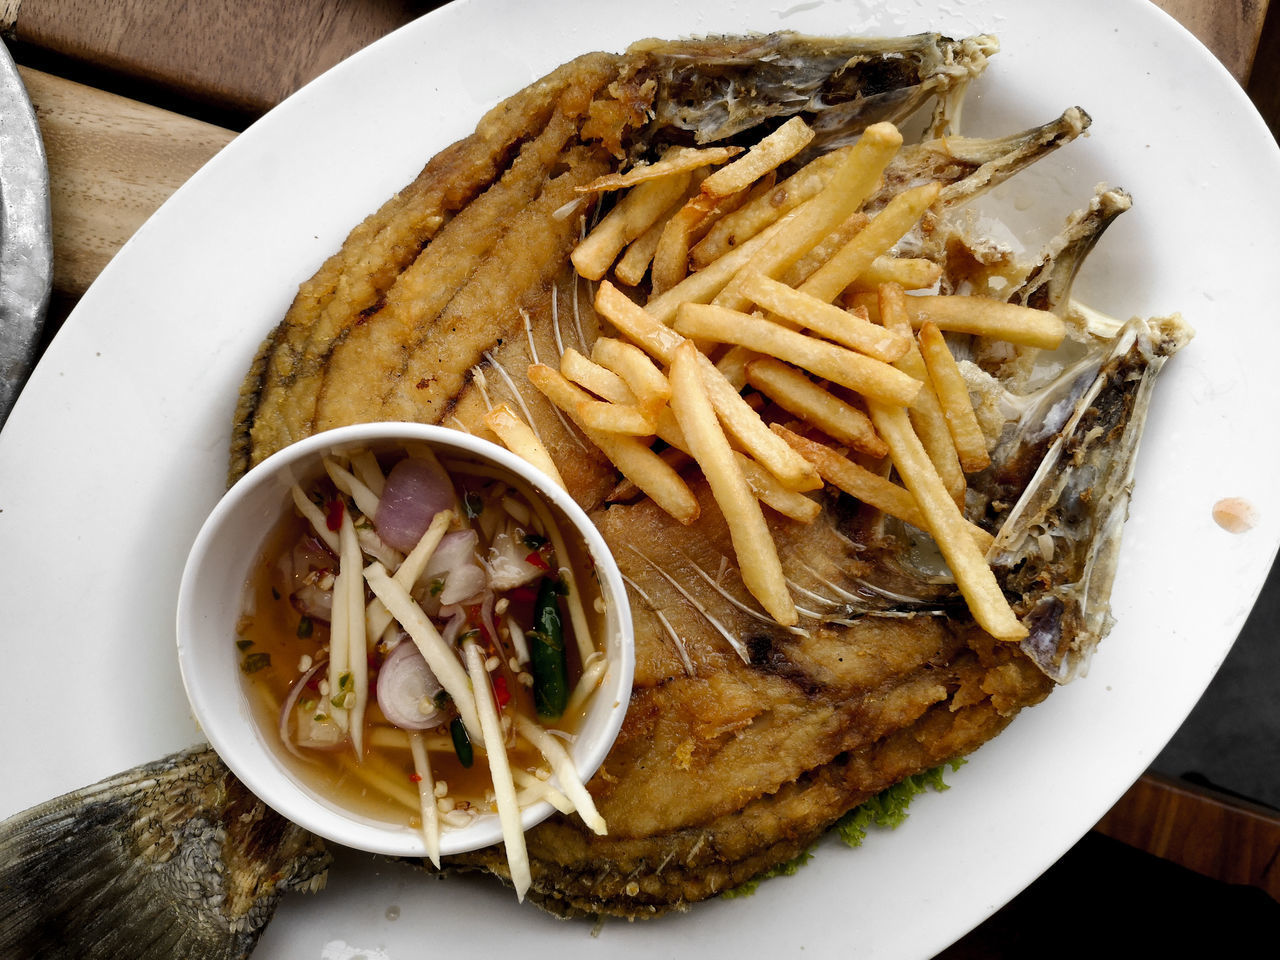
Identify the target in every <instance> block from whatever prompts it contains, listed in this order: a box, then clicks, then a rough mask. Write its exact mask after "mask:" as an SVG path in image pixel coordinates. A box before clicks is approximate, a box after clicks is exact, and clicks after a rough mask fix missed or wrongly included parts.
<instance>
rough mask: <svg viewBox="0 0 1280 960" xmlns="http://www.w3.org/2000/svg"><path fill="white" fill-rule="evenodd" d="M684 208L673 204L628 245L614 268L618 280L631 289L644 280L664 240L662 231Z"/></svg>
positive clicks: (678, 204)
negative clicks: (659, 244) (660, 243)
mask: <svg viewBox="0 0 1280 960" xmlns="http://www.w3.org/2000/svg"><path fill="white" fill-rule="evenodd" d="M682 206H683V203H681V202H679V201H677V202H676V203H673V204H672V205H671V206H670V207H668V208H667V209H666V210H665V211H664V212H663V213H662V214H661V215H660V216H659V217H658V219H657V220H655V221H654V222H653V223H652V224H650V225H649V226H648V227H647V228H646V229H645V231H644V233H642V234H640V236H638V237H636V238H635V239H634V240H632V241H631V242H630V243H629V244H627V248H626V250H624V251H623V252H622V256H621V257H619V258H618V262H617V263H616V264H614V267H613V275H614V276H615V277H617V278H618V280H620V281H621V282H622V283H625V284H626V285H627V286H629V287H634V286H635V285H636V284H638V283H639V282H640V281H641V280H643V279H644V275H645V274H646V273H647V272H648V271H649V264H650V263H651V262H652V261H653V255H654V253H655V252H657V249H658V242H659V241H660V240H661V239H662V231H663V230H664V229H666V226H667V224H668V223H669V222H670V221H671V218H672V217H673V216H675V214H676V211H678V210H679V209H680V208H681V207H682Z"/></svg>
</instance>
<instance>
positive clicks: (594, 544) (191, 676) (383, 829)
mask: <svg viewBox="0 0 1280 960" xmlns="http://www.w3.org/2000/svg"><path fill="white" fill-rule="evenodd" d="M406 441H410V442H413V441H426V442H427V443H429V444H431V446H432V447H434V448H435V449H436V451H437V452H438V453H440V454H443V455H445V456H446V457H447V456H461V457H465V458H467V459H471V460H479V461H488V462H489V463H490V464H491V465H492V466H494V467H497V468H499V469H501V470H505V471H508V472H510V473H512V474H515V475H517V476H519V477H521V478H523V479H524V480H525V481H527V482H528V483H529V484H530V485H531V486H533V488H534V489H535V490H536V491H537V492H538V493H540V494H541V495H542V496H544V497H545V498H546V499H547V500H548V501H550V502H551V503H552V504H553V505H554V506H555V507H557V508H558V509H559V513H560V515H561V516H562V517H563V518H566V519H567V520H568V521H569V522H570V524H571V529H570V528H566V529H565V531H564V532H565V536H566V537H570V536H573V535H574V534H576V535H577V537H578V538H579V540H580V542H582V543H585V545H586V548H587V551H588V552H589V554H590V556H591V559H592V561H593V562H594V564H595V568H596V572H597V575H598V580H599V584H600V590H601V593H602V596H603V599H604V603H605V606H606V613H605V631H606V639H605V649H606V653H607V656H608V661H609V665H608V668H607V670H606V672H605V676H604V679H603V681H602V682H601V685H600V687H599V688H598V689H597V690H596V692H595V694H594V695H593V697H592V700H591V703H590V706H589V707H588V709H587V714H586V717H585V719H584V721H583V723H582V726H581V728H580V730H579V733H578V735H577V737H576V738H575V740H574V742H573V743H572V744H571V745H570V746H569V752H570V754H571V755H572V757H573V760H574V763H575V765H576V767H577V769H578V771H579V773H580V774H581V776H582V778H583V779H584V780H586V779H587V778H588V777H590V776H591V775H592V774H593V773H594V772H595V770H596V769H597V768H598V767H599V765H600V764H601V762H602V761H603V760H604V757H605V755H606V754H607V753H608V751H609V748H610V747H611V746H612V745H613V741H614V739H615V738H616V737H617V734H618V730H619V728H620V727H621V725H622V719H623V716H624V714H625V713H626V709H627V701H628V699H629V697H630V694H631V681H632V676H633V674H634V670H635V638H634V635H633V633H632V625H631V609H630V606H629V605H628V602H627V594H626V587H625V586H624V585H623V582H622V576H621V574H620V573H619V572H618V566H617V564H616V563H615V562H614V559H613V556H612V555H611V554H610V552H609V548H608V547H607V546H606V545H605V542H604V539H603V538H602V537H601V536H600V533H599V531H598V530H597V529H596V527H595V525H594V524H592V523H591V521H590V520H589V519H588V518H587V515H586V513H585V512H583V510H582V509H581V508H580V507H579V506H578V505H577V503H575V502H574V500H573V499H572V498H571V497H570V496H569V495H568V494H567V493H565V492H564V491H563V490H562V489H561V488H560V487H558V486H557V485H556V484H555V483H554V482H553V481H551V480H550V479H549V478H548V477H547V476H546V475H545V474H544V473H542V472H541V471H539V470H537V469H535V468H534V467H531V466H530V465H529V464H528V463H526V462H525V461H523V460H521V459H520V458H519V457H517V456H515V455H514V454H512V453H511V452H510V451H508V450H506V449H505V448H503V447H499V446H498V445H496V444H493V443H490V442H488V441H486V440H481V439H479V438H477V437H474V436H471V435H470V434H466V433H462V432H460V431H456V430H450V429H446V428H443V427H434V426H428V425H425V424H418V423H372V424H359V425H356V426H351V427H342V428H339V429H337V430H331V431H328V432H326V433H321V434H317V435H315V436H312V437H308V438H307V439H305V440H302V441H300V442H298V443H295V444H293V445H292V446H289V447H287V448H285V449H284V450H281V451H279V452H278V453H276V454H274V455H273V456H271V457H269V458H268V459H267V460H265V461H263V462H262V463H261V464H259V465H258V466H256V467H254V468H253V469H252V470H251V471H249V473H247V474H246V475H245V476H244V477H243V478H241V479H240V480H239V481H238V482H237V483H236V484H235V485H234V486H233V487H232V488H231V489H230V490H229V491H227V493H226V494H225V495H224V496H223V498H222V499H221V500H220V501H219V502H218V504H217V506H216V507H214V509H213V512H212V513H211V514H210V515H209V517H208V519H207V520H206V521H205V523H204V526H203V527H202V528H201V529H200V532H199V534H198V535H197V536H196V539H195V543H194V544H193V546H192V548H191V553H190V555H189V557H188V559H187V565H186V568H185V570H184V571H183V575H182V584H181V587H180V588H179V593H178V662H179V665H180V667H181V670H182V680H183V684H184V685H185V686H186V690H187V697H188V699H189V700H190V701H191V707H192V710H193V711H194V713H195V717H196V719H197V721H199V723H200V726H201V727H202V729H203V730H204V733H205V735H206V736H207V737H208V738H209V742H210V744H211V745H212V746H213V748H214V749H215V750H216V751H217V752H218V755H219V756H220V757H221V758H222V760H223V761H224V762H225V763H226V764H227V766H228V767H229V768H230V769H231V770H232V772H234V773H235V775H236V776H237V777H239V778H240V779H241V780H242V781H243V782H244V784H245V785H246V786H247V787H248V788H249V789H250V790H252V791H253V793H254V794H256V795H257V796H258V797H259V798H261V799H262V800H263V801H264V802H265V803H267V804H268V805H269V806H271V807H272V808H273V809H275V810H276V811H277V812H279V813H280V814H281V815H283V816H285V817H287V818H288V819H290V820H292V821H294V822H295V823H297V824H299V825H301V826H303V827H305V828H306V829H308V830H310V831H311V832H312V833H315V834H317V835H319V836H321V837H324V838H326V839H328V840H332V841H334V842H335V843H340V844H343V845H345V846H348V847H353V848H355V849H358V850H366V851H369V852H371V853H381V854H387V855H391V856H406V857H423V856H426V845H425V843H424V841H423V838H422V834H421V833H420V832H419V831H418V830H416V829H414V828H412V827H410V826H409V825H408V824H407V823H406V824H405V825H404V826H396V825H394V824H389V823H386V822H383V821H378V820H373V819H370V818H367V817H364V816H362V815H360V814H358V813H353V812H351V811H350V810H346V809H344V808H342V807H340V806H338V805H337V804H336V803H335V802H333V801H332V800H329V799H326V798H325V797H323V796H321V795H320V794H318V793H317V792H316V791H314V790H312V789H310V788H309V787H307V786H305V785H303V784H302V783H301V782H299V780H298V779H297V778H296V777H295V776H294V775H293V774H292V773H291V772H290V770H289V769H288V767H287V766H286V764H285V763H284V762H283V761H282V759H281V757H280V750H279V748H278V747H277V746H273V745H271V744H269V743H268V742H267V740H266V736H269V735H270V734H271V733H272V731H270V730H268V731H266V734H265V735H264V732H263V730H262V725H261V724H260V723H259V722H258V721H257V720H256V719H255V718H254V716H253V712H252V708H251V706H250V703H249V700H248V695H247V693H246V690H245V684H244V681H243V679H242V674H241V669H240V655H239V651H238V650H237V648H236V643H235V641H236V622H237V620H238V619H239V617H240V615H241V606H242V604H243V602H244V597H245V585H246V583H247V581H248V578H249V576H250V573H251V569H252V567H253V566H254V564H255V563H256V561H257V559H258V557H259V556H260V554H261V550H262V548H263V545H264V540H265V538H266V537H267V534H268V533H269V531H270V530H272V529H273V528H274V527H275V525H276V523H277V522H278V521H279V519H280V518H281V517H282V516H284V514H285V512H286V511H288V510H292V509H293V507H292V504H291V501H290V498H289V492H288V489H289V484H290V482H291V481H292V479H293V478H294V477H297V478H298V479H299V480H306V479H307V478H309V477H311V476H315V475H318V474H319V473H320V472H321V467H320V459H321V458H322V457H324V456H326V455H328V454H330V453H331V452H334V451H337V452H342V451H353V450H356V449H359V448H372V449H373V450H375V451H377V450H381V449H388V448H392V447H395V446H397V445H399V444H402V443H403V442H406ZM553 782H554V779H553ZM551 812H552V807H551V805H550V804H547V803H538V804H535V805H532V806H529V807H526V808H525V809H524V810H523V812H522V816H523V822H524V827H525V829H526V830H527V829H529V828H530V827H532V826H533V825H534V824H536V823H538V822H539V821H541V820H544V819H545V818H546V817H547V816H549V815H550V814H551ZM501 839H502V832H501V827H500V825H499V823H498V817H497V815H496V814H485V815H482V816H480V817H478V818H477V819H476V820H475V821H473V822H472V824H471V825H470V826H467V827H465V828H448V827H446V828H443V829H442V831H441V838H440V841H441V842H440V849H441V852H442V853H443V854H453V853H461V852H463V851H467V850H475V849H478V848H480V847H485V846H488V845H490V844H493V843H497V842H498V841H499V840H501Z"/></svg>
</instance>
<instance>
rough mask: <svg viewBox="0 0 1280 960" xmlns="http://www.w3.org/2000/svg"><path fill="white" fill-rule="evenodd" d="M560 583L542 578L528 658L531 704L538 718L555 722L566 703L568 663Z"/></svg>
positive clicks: (535, 607) (567, 696)
mask: <svg viewBox="0 0 1280 960" xmlns="http://www.w3.org/2000/svg"><path fill="white" fill-rule="evenodd" d="M560 591H561V587H560V584H559V583H558V582H557V581H556V580H554V579H552V578H551V577H543V579H542V583H541V584H540V585H539V587H538V598H537V600H536V601H535V602H534V607H533V629H532V630H531V631H530V632H529V637H528V639H529V659H530V660H531V661H532V667H533V703H534V706H535V707H536V708H537V711H538V716H540V717H546V718H547V719H549V720H554V719H556V718H557V717H559V716H560V715H561V714H562V713H564V708H565V707H566V706H567V705H568V703H569V664H568V660H567V659H566V657H565V649H564V623H563V621H562V620H561V618H560V604H559V601H558V600H557V597H558V595H559V593H560Z"/></svg>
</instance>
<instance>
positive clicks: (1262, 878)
mask: <svg viewBox="0 0 1280 960" xmlns="http://www.w3.org/2000/svg"><path fill="white" fill-rule="evenodd" d="M1096 829H1097V830H1098V832H1100V833H1104V834H1106V835H1107V836H1109V837H1111V838H1113V839H1115V840H1120V841H1123V842H1124V843H1127V844H1129V845H1130V846H1133V847H1138V848H1139V849H1141V850H1146V851H1147V852H1148V853H1153V854H1155V855H1156V856H1158V857H1161V858H1163V859H1165V860H1170V861H1172V862H1174V863H1177V864H1180V865H1182V866H1184V867H1187V868H1188V869H1190V870H1194V871H1195V872H1196V873H1200V874H1204V875H1205V876H1208V877H1213V878H1215V879H1217V880H1222V881H1224V882H1226V883H1236V884H1243V885H1246V886H1251V887H1259V888H1261V889H1262V890H1265V891H1266V892H1267V893H1269V894H1270V895H1271V896H1272V897H1274V898H1275V899H1277V900H1280V812H1277V811H1275V810H1272V809H1270V808H1268V807H1263V806H1261V805H1259V804H1255V803H1251V802H1249V801H1247V800H1242V799H1240V798H1238V797H1233V796H1231V795H1229V794H1226V793H1222V792H1220V791H1217V790H1213V789H1210V788H1208V787H1203V786H1199V785H1192V784H1189V783H1185V782H1183V781H1180V780H1174V779H1172V778H1169V777H1164V776H1158V775H1156V774H1152V773H1148V774H1146V775H1144V776H1143V777H1142V778H1141V779H1140V780H1139V781H1138V782H1137V783H1135V784H1134V785H1133V786H1132V787H1131V788H1130V789H1129V791H1128V792H1127V793H1126V794H1125V795H1124V796H1123V797H1121V798H1120V800H1119V802H1117V803H1116V805H1115V806H1114V807H1112V808H1111V810H1110V811H1109V812H1108V813H1107V815H1106V816H1105V817H1103V818H1102V819H1101V820H1100V821H1099V822H1098V826H1097V828H1096Z"/></svg>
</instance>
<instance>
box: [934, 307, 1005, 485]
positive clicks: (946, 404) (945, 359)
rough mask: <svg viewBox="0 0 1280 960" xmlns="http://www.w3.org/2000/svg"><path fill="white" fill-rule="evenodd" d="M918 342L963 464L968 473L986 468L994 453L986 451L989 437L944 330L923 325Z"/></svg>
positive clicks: (961, 464)
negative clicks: (982, 425) (975, 411)
mask: <svg viewBox="0 0 1280 960" xmlns="http://www.w3.org/2000/svg"><path fill="white" fill-rule="evenodd" d="M919 341H920V353H921V355H922V356H923V357H924V364H925V366H926V367H927V368H928V370H929V379H930V380H931V381H932V382H933V389H934V392H935V393H937V395H938V402H939V403H941V404H942V412H943V415H944V416H945V417H946V421H947V426H948V427H950V428H951V438H952V440H954V441H955V445H956V453H957V454H959V456H960V466H961V467H962V468H964V472H965V473H976V472H977V471H979V470H985V469H986V468H987V467H988V466H990V464H991V455H990V454H989V453H988V452H987V440H986V437H985V436H983V434H982V428H981V427H980V426H978V417H977V415H976V414H975V413H974V412H973V401H972V400H971V399H970V398H969V386H968V384H966V383H965V380H964V375H963V374H961V373H960V367H959V366H957V365H956V358H955V357H953V356H952V355H951V350H950V348H948V347H947V341H946V339H945V338H944V337H943V336H942V331H941V330H939V329H938V328H937V326H936V325H934V324H932V323H925V324H922V325H921V327H920V337H919Z"/></svg>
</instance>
